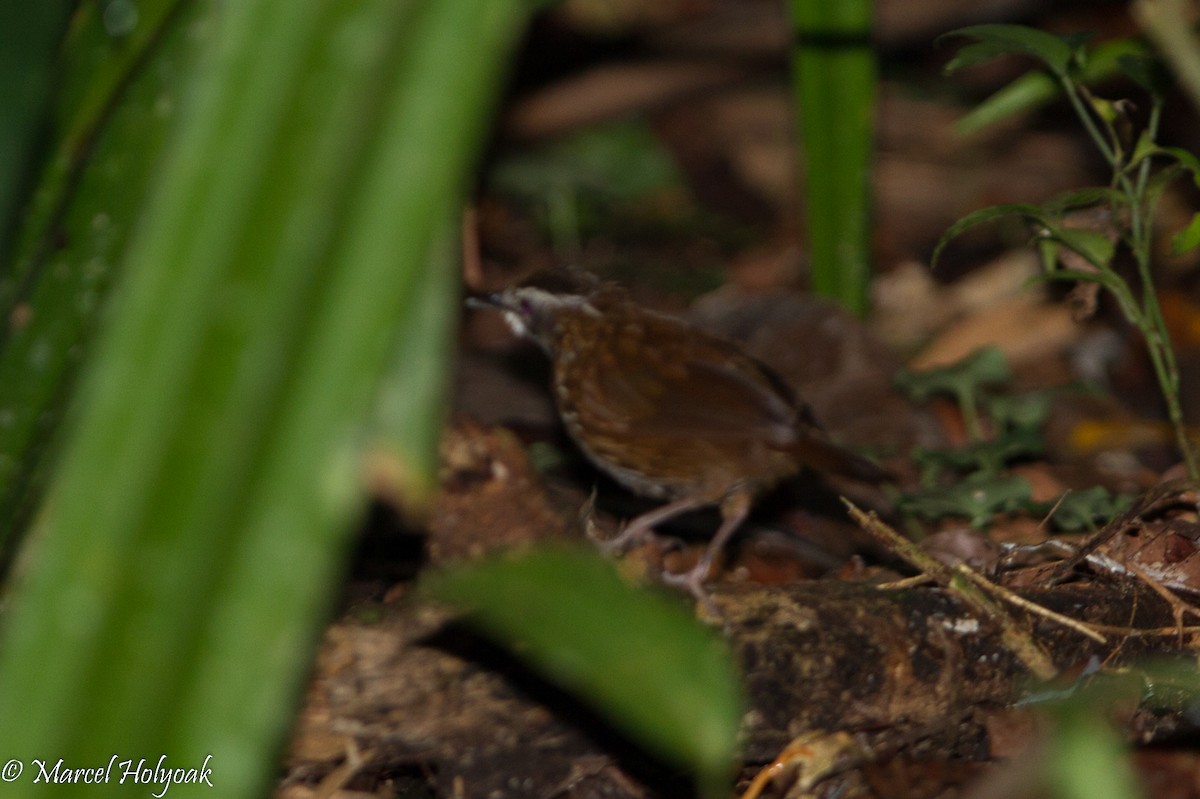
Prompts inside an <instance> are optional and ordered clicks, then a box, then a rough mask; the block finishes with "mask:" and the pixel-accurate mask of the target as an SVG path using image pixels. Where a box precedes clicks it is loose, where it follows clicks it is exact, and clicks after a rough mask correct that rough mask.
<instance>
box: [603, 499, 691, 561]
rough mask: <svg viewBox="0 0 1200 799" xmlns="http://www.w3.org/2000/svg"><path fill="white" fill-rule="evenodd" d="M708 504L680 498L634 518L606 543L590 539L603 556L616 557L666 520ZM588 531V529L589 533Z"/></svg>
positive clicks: (639, 541)
mask: <svg viewBox="0 0 1200 799" xmlns="http://www.w3.org/2000/svg"><path fill="white" fill-rule="evenodd" d="M710 504H712V503H711V501H709V500H706V499H702V498H700V497H682V498H681V499H677V500H674V501H672V502H668V503H667V504H665V505H660V506H658V507H657V508H655V509H654V510H651V511H647V512H645V513H643V514H642V515H641V516H638V517H636V518H634V519H633V520H632V521H630V522H629V524H627V525H625V527H624V528H623V529H622V530H621V531H620V532H619V533H617V534H616V535H615V536H613V537H612V538H610V539H608V540H607V541H602V540H600V539H599V538H597V537H596V536H594V535H593V536H591V538H592V540H594V541H595V542H596V544H597V545H598V546H599V547H600V549H601V551H602V552H604V553H605V554H608V555H618V554H620V553H622V552H624V551H626V550H627V549H631V548H633V547H634V546H636V545H637V544H639V543H641V542H642V541H643V540H645V539H646V538H647V537H648V536H649V535H650V534H651V533H653V532H654V527H655V525H658V524H661V523H663V522H665V521H667V520H668V519H673V518H675V517H676V516H678V515H679V514H681V513H687V512H688V511H690V510H695V509H697V508H702V507H704V506H705V505H710ZM590 529H591V528H590V527H589V531H590Z"/></svg>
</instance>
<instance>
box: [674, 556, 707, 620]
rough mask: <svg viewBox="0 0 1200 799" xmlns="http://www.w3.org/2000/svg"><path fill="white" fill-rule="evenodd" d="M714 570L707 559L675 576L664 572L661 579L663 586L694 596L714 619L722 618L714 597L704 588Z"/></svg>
mask: <svg viewBox="0 0 1200 799" xmlns="http://www.w3.org/2000/svg"><path fill="white" fill-rule="evenodd" d="M711 570H712V563H711V562H710V561H708V560H707V559H702V560H701V561H700V562H699V563H697V564H696V565H695V566H694V567H693V568H691V569H689V570H687V571H685V572H680V573H679V574H675V573H672V572H664V573H663V575H662V577H661V578H660V579H661V580H662V582H663V585H667V586H670V587H671V588H679V589H682V590H684V591H687V592H688V593H689V594H691V595H692V597H693V598H695V600H696V601H697V602H699V603H700V606H701V607H703V608H704V611H705V612H706V613H707V614H708V615H710V616H713V617H716V618H720V616H721V611H720V610H719V609H718V608H717V605H716V603H715V602H713V599H712V596H711V595H710V594H709V592H708V591H707V590H705V588H704V581H705V580H707V579H708V573H709V572H710V571H711Z"/></svg>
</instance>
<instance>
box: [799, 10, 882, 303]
mask: <svg viewBox="0 0 1200 799" xmlns="http://www.w3.org/2000/svg"><path fill="white" fill-rule="evenodd" d="M790 8H791V14H792V24H793V28H794V31H795V45H794V47H793V54H792V78H793V86H794V91H795V96H796V101H795V104H796V112H797V114H798V120H799V131H800V138H801V140H802V150H801V152H802V153H803V158H802V160H803V164H804V198H805V213H806V233H807V236H808V249H809V263H810V267H811V270H812V283H813V289H814V290H815V291H816V292H817V293H819V294H824V295H826V296H829V297H832V298H834V299H836V300H837V301H838V302H840V303H841V304H842V305H843V306H844V307H846V308H847V309H849V310H850V311H852V312H854V313H856V314H859V315H862V314H864V313H866V310H867V303H868V291H869V282H870V232H871V231H870V222H871V215H870V207H871V182H870V179H871V154H872V143H873V136H874V107H875V91H876V90H875V84H876V74H875V72H876V69H875V56H874V52H873V49H872V44H871V14H872V8H873V6H872V3H871V0H792V1H791V4H790Z"/></svg>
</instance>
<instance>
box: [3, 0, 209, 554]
mask: <svg viewBox="0 0 1200 799" xmlns="http://www.w3.org/2000/svg"><path fill="white" fill-rule="evenodd" d="M165 5H166V4H164V3H161V2H160V3H159V4H158V7H156V5H155V4H154V3H146V4H144V5H143V6H142V8H141V16H140V19H141V22H140V27H138V28H137V29H135V30H134V31H130V32H129V33H128V34H127V36H126V37H125V38H122V39H121V40H119V41H116V40H114V39H113V37H112V36H110V35H109V33H108V32H107V31H106V29H105V27H104V24H103V19H102V17H101V15H100V14H99V11H98V8H97V6H93V5H89V6H87V7H86V8H84V9H82V10H81V12H80V13H79V14H77V15H76V16H75V18H74V19H73V22H72V28H71V34H70V36H69V37H68V43H67V53H66V56H65V58H66V61H67V72H66V74H65V75H64V82H65V87H64V90H63V94H62V96H61V97H60V99H59V103H58V106H59V108H58V110H57V114H56V116H57V117H58V118H59V119H60V125H61V127H60V128H59V129H58V136H57V144H56V145H55V146H54V147H53V149H52V153H51V157H50V159H49V160H48V162H47V164H46V168H45V169H44V170H43V174H42V180H41V183H40V185H39V187H38V190H37V192H36V194H35V197H34V200H33V202H32V203H31V205H30V207H29V209H28V213H27V214H26V224H25V226H24V229H23V230H22V231H21V232H22V236H21V238H20V246H19V248H18V250H17V251H16V253H15V258H14V260H13V262H12V263H11V264H10V266H9V268H8V269H7V270H5V271H4V273H3V276H2V277H0V318H4V319H8V320H10V325H9V326H7V327H6V328H5V329H3V330H2V331H0V548H4V547H8V546H11V544H12V540H11V539H12V536H13V534H14V532H16V531H18V530H20V529H21V528H22V527H23V525H24V523H25V522H26V520H27V519H28V515H29V513H30V512H31V510H32V507H33V504H34V502H35V501H36V500H37V498H38V496H39V495H40V492H41V489H42V487H43V484H44V482H45V474H46V470H47V469H48V467H49V464H50V458H49V454H50V451H51V444H52V442H53V440H54V433H55V432H56V431H57V429H58V426H59V422H60V421H61V418H62V414H63V412H64V409H65V407H66V405H67V403H68V401H69V399H70V396H71V393H72V389H73V386H74V382H75V380H74V378H75V374H76V371H77V367H78V365H79V364H80V362H81V361H82V359H83V358H84V357H85V356H86V354H87V351H88V348H89V346H90V344H91V339H92V332H93V330H94V328H95V325H96V321H97V319H98V318H99V316H100V314H101V312H102V310H103V308H104V307H105V301H106V298H107V296H108V290H109V287H110V286H111V285H112V282H113V279H114V277H115V275H116V273H117V272H118V271H119V267H120V264H121V263H122V260H123V258H124V255H125V250H126V247H127V245H128V242H129V239H130V236H131V234H132V232H133V229H134V227H135V226H136V225H137V223H138V220H139V219H140V217H141V214H142V211H143V208H144V207H145V201H146V194H147V191H148V188H149V185H150V182H151V181H152V180H153V179H154V177H155V176H156V175H157V171H156V168H157V166H158V162H159V159H160V155H161V152H162V147H163V142H164V141H165V140H166V135H167V132H168V131H169V130H170V128H171V126H172V124H173V123H174V121H175V118H176V113H175V112H176V111H177V109H178V108H179V105H180V103H181V100H182V98H181V96H180V93H181V87H182V85H183V84H184V82H185V78H186V76H187V75H188V74H189V71H190V65H191V64H192V61H193V58H194V50H195V49H196V45H197V44H198V42H199V41H200V39H201V37H198V36H196V34H195V30H196V29H197V28H199V27H201V26H203V25H204V24H205V23H206V22H211V19H209V18H208V17H207V16H206V15H208V13H209V8H208V6H207V5H206V4H201V3H190V4H187V6H186V7H184V8H183V9H181V10H182V11H183V13H182V14H179V15H177V16H176V17H175V19H174V22H175V24H174V25H172V26H170V27H169V29H168V30H166V31H162V30H159V29H158V28H156V27H154V23H156V21H157V20H156V16H155V15H156V13H157V14H158V15H164V14H165V13H166V9H165V8H163V6H165ZM143 27H144V28H148V31H149V32H147V33H145V34H143V33H140V31H141V30H142V28H143ZM152 43H153V44H154V45H155V46H154V47H151V44H152ZM131 53H132V54H136V55H140V56H142V57H149V55H150V54H151V53H153V60H152V61H151V62H148V64H147V63H144V62H142V61H139V60H136V59H135V60H133V61H131V60H130V55H131ZM139 64H140V65H142V68H138V65H139ZM85 165H86V166H87V168H86V169H84V168H83V167H84V166H85Z"/></svg>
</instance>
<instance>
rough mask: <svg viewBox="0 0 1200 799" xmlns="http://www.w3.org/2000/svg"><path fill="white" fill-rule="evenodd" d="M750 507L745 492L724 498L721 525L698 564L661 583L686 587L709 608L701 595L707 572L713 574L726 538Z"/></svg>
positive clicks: (740, 524) (743, 518)
mask: <svg viewBox="0 0 1200 799" xmlns="http://www.w3.org/2000/svg"><path fill="white" fill-rule="evenodd" d="M752 504H753V496H752V495H751V494H750V493H749V492H747V491H737V492H735V493H733V494H730V495H729V496H727V497H726V498H725V500H724V501H723V502H722V503H721V526H720V527H719V528H718V529H717V534H716V535H714V536H713V540H712V541H710V542H709V544H708V548H707V549H705V550H704V554H703V555H702V556H701V557H700V562H699V563H697V564H696V565H695V566H694V567H692V569H691V570H689V571H686V572H684V573H683V574H664V575H663V582H664V583H666V584H667V585H674V586H678V587H680V588H686V589H687V590H688V592H689V593H690V594H691V595H692V596H694V597H696V599H698V600H700V601H701V602H703V603H704V604H705V605H707V606H708V607H709V608H710V609H711V608H712V601H711V600H710V599H709V598H708V595H707V594H706V593H704V581H705V580H707V579H708V573H709V572H710V571H712V567H713V563H715V562H716V560H717V558H718V557H720V555H721V552H722V551H723V550H724V549H725V545H726V544H728V543H729V539H730V538H732V537H733V534H734V533H735V532H736V531H737V529H738V528H739V527H741V526H742V522H744V521H746V517H747V516H749V515H750V506H751V505H752Z"/></svg>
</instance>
